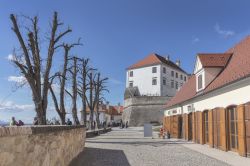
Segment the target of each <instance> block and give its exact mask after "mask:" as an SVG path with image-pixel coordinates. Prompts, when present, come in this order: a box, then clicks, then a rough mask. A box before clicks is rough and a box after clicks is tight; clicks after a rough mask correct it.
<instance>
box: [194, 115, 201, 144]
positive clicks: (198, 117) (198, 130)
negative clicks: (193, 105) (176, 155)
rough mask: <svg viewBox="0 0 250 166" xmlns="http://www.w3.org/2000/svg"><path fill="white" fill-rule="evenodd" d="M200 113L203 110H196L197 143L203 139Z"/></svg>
mask: <svg viewBox="0 0 250 166" xmlns="http://www.w3.org/2000/svg"><path fill="white" fill-rule="evenodd" d="M200 113H201V112H195V114H196V123H195V124H196V142H197V143H201V140H200V135H201V133H200V131H201V129H200V128H201V126H200V122H201V118H200Z"/></svg>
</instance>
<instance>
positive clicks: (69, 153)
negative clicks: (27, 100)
mask: <svg viewBox="0 0 250 166" xmlns="http://www.w3.org/2000/svg"><path fill="white" fill-rule="evenodd" d="M85 138H86V131H85V128H84V127H83V126H22V127H0V165H1V166H20V165H27V166H29V165H30V166H54V165H60V166H66V165H68V164H69V163H70V162H71V160H72V159H73V158H75V157H76V156H77V155H78V154H79V153H80V152H81V151H82V150H83V149H84V145H85Z"/></svg>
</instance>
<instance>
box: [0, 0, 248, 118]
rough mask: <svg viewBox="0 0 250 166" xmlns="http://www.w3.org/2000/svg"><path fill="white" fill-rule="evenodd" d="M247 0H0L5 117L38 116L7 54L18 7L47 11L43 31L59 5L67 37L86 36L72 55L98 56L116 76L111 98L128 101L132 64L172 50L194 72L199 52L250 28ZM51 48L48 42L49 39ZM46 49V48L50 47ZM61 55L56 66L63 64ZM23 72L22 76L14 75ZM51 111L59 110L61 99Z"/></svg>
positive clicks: (0, 91)
mask: <svg viewBox="0 0 250 166" xmlns="http://www.w3.org/2000/svg"><path fill="white" fill-rule="evenodd" d="M249 6H250V2H249V1H247V0H235V1H234V0H220V1H218V0H209V1H205V0H189V1H188V0H187V1H183V0H182V1H181V0H173V1H169V0H105V1H104V0H81V1H80V0H74V1H69V0H67V1H66V0H60V1H55V0H54V1H51V0H40V1H38V0H37V1H31V0H25V1H24V0H23V1H21V0H2V1H0V27H1V28H0V43H1V44H0V54H1V56H0V58H1V59H0V82H1V84H0V120H4V121H8V120H9V119H10V117H11V116H16V118H17V119H22V120H24V121H26V122H30V121H32V118H33V117H34V115H35V113H34V111H33V108H32V101H31V93H30V91H29V90H28V88H27V87H24V88H22V89H18V90H17V91H16V92H12V91H13V89H15V83H14V82H13V81H10V80H11V79H10V78H13V77H10V76H19V73H18V71H17V69H15V68H14V67H13V66H12V65H11V63H10V62H8V60H7V57H8V55H10V54H11V53H12V50H13V48H14V47H17V48H18V46H19V45H18V43H17V39H16V37H15V36H14V34H13V32H12V31H11V21H10V19H9V15H10V13H14V14H18V15H22V14H23V15H28V16H34V15H39V18H40V20H39V21H40V22H39V23H40V28H41V32H42V34H44V33H46V32H48V30H49V23H48V21H50V20H51V18H52V14H53V11H58V13H59V17H60V19H61V20H62V21H63V22H64V23H65V28H66V27H67V26H68V25H69V26H70V27H71V28H72V29H73V33H72V35H71V36H70V37H67V38H65V40H66V41H69V42H72V41H75V40H77V39H78V38H79V37H81V38H82V42H83V44H84V46H83V47H78V48H76V49H74V50H72V54H76V55H79V56H81V57H88V58H90V59H91V64H92V65H93V66H95V67H96V68H98V69H99V70H100V71H101V72H102V74H103V75H104V76H107V77H109V78H110V80H109V88H110V93H109V94H107V95H106V98H107V100H108V101H110V102H111V103H112V104H117V103H118V102H121V103H122V101H123V92H124V88H125V69H126V67H128V66H130V65H131V64H133V63H135V62H136V61H138V60H140V59H142V58H143V57H145V56H147V55H148V54H150V53H153V52H155V53H158V54H160V55H163V56H166V55H168V54H169V55H170V58H171V60H173V61H175V60H176V59H180V60H181V66H182V67H183V68H184V69H185V70H186V71H188V72H189V73H191V72H192V70H193V66H194V61H195V56H196V53H198V52H223V51H226V50H227V49H228V48H230V47H232V46H233V45H234V44H235V43H236V42H238V41H240V40H241V39H242V38H244V37H245V36H246V35H248V34H249V33H250V20H249V18H250V10H249ZM42 46H43V47H46V42H43V45H42ZM43 53H44V54H45V52H43ZM60 58H61V57H60V55H57V56H56V57H55V59H56V61H55V63H54V67H55V68H56V67H60V65H61V63H60V62H61V61H60ZM14 78H15V77H14ZM50 107H51V108H50V109H49V111H48V114H49V117H53V116H57V115H56V113H55V112H54V111H53V105H52V104H51V106H50Z"/></svg>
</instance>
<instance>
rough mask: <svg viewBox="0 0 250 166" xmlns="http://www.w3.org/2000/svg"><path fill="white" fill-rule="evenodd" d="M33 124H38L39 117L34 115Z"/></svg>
mask: <svg viewBox="0 0 250 166" xmlns="http://www.w3.org/2000/svg"><path fill="white" fill-rule="evenodd" d="M33 125H38V119H37V117H34V121H33Z"/></svg>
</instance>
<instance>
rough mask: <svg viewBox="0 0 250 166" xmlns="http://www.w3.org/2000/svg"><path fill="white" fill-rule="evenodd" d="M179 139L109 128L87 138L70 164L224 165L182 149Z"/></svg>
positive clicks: (140, 131)
mask: <svg viewBox="0 0 250 166" xmlns="http://www.w3.org/2000/svg"><path fill="white" fill-rule="evenodd" d="M185 144H191V143H190V142H185V141H181V140H167V139H165V140H163V139H158V138H157V135H156V133H154V139H152V138H144V137H143V130H142V128H129V129H118V128H115V129H113V131H112V132H110V133H107V134H104V135H101V136H98V137H95V138H89V139H87V141H86V145H85V149H84V151H83V152H82V153H81V154H80V155H79V156H78V157H77V158H76V159H75V160H74V161H73V162H72V163H71V165H74V166H113V165H114V166H129V165H132V166H165V165H166V166H206V165H207V166H210V165H211V166H212V165H214V166H224V165H227V164H226V163H224V162H221V161H219V160H216V159H214V158H211V157H208V156H206V155H204V154H201V153H199V152H196V151H193V150H190V149H189V148H186V147H185V146H183V145H185Z"/></svg>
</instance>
